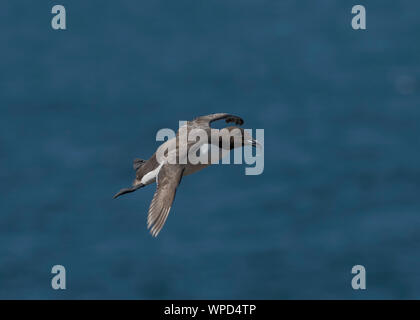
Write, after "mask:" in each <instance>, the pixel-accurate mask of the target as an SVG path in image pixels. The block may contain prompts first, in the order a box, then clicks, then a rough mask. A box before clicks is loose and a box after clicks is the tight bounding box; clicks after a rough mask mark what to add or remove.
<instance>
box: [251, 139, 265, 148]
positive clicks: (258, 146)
mask: <svg viewBox="0 0 420 320" xmlns="http://www.w3.org/2000/svg"><path fill="white" fill-rule="evenodd" d="M249 143H250V144H251V146H253V147H254V148H258V149H260V150H262V145H261V143H259V142H258V141H257V140H255V139H251V140H249Z"/></svg>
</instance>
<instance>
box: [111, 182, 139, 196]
mask: <svg viewBox="0 0 420 320" xmlns="http://www.w3.org/2000/svg"><path fill="white" fill-rule="evenodd" d="M144 186H145V185H144V184H143V183H140V184H138V185H136V186H134V187H131V188H124V189H121V190H120V191H118V193H116V194H115V196H114V197H113V199H115V198H118V197H119V196H121V195H123V194H126V193H130V192H134V191H136V190H137V189H140V188H141V187H144Z"/></svg>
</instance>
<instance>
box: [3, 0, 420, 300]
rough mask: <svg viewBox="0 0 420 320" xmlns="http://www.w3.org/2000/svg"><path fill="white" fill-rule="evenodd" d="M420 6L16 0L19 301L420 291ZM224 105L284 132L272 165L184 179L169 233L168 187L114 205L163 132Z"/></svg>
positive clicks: (7, 125) (14, 161) (10, 251)
mask: <svg viewBox="0 0 420 320" xmlns="http://www.w3.org/2000/svg"><path fill="white" fill-rule="evenodd" d="M55 4H62V5H64V6H65V8H66V10H67V30H65V31H54V30H53V29H52V28H51V25H50V21H51V18H52V14H51V8H52V6H53V5H55ZM355 4H363V5H365V6H366V10H367V30H365V31H354V30H353V29H352V28H351V18H352V15H351V8H352V6H353V5H355ZM419 14H420V2H418V1H408V0H400V1H391V0H383V1H356V2H355V1H349V0H345V1H338V0H319V1H309V0H307V1H292V0H282V1H278V0H258V1H256V0H241V1H239V0H238V1H232V0H212V1H195V0H177V1H163V0H154V1H135V0H120V1H110V2H104V1H68V0H66V1H60V2H56V1H29V0H23V1H11V0H7V1H1V3H0V40H1V50H0V108H1V109H0V163H1V169H0V194H1V195H0V298H3V299H14V298H23V299H74V298H78V299H87V298H97V299H123V298H125V299H190V298H191V299H207V298H209V299H215V298H219V299H224V298H229V299H234V298H241V299H247V298H249V299H296V298H306V299H320V298H331V299H371V298H385V299H388V298H398V299H402V298H420V251H419V250H420V233H419V228H420V199H419V194H420V168H419V165H420V148H419V147H420V146H419V133H420V130H419V127H418V126H419V120H420V109H419V107H420V106H419V97H420V78H419V74H420V64H419V62H420V41H419V39H420V19H419ZM214 112H230V113H234V114H238V115H240V116H242V117H243V118H244V119H245V127H246V128H253V129H256V128H260V129H264V130H265V170H264V173H263V174H262V175H260V176H245V175H244V170H245V167H244V166H243V165H230V166H214V167H211V168H208V169H206V170H204V171H202V172H200V173H198V174H197V175H196V176H191V177H187V178H185V179H183V181H182V184H181V186H180V188H179V189H178V193H177V197H176V199H175V203H174V206H173V208H172V211H171V214H170V216H169V219H168V221H167V223H166V225H165V227H164V229H163V231H162V233H161V234H160V235H159V237H158V238H157V239H154V238H152V237H151V236H150V235H149V234H148V232H147V230H146V214H147V210H148V207H149V204H150V201H151V199H152V196H153V193H154V190H155V188H154V186H149V187H148V188H144V189H142V190H140V191H138V192H136V193H134V194H130V195H128V196H125V197H122V198H120V199H118V200H112V195H113V194H114V193H115V192H116V191H118V190H119V189H120V188H122V187H125V186H127V185H128V184H130V183H131V181H132V179H133V171H132V168H131V161H132V159H133V158H135V157H140V158H148V157H149V156H150V155H151V154H152V153H153V152H154V150H155V148H156V147H157V146H158V143H157V142H156V141H155V135H156V132H157V131H158V130H159V129H161V128H173V129H177V125H178V120H189V119H192V118H193V117H196V116H198V115H203V114H208V113H214ZM55 264H62V265H64V266H65V267H66V270H67V289H66V290H64V291H54V290H52V289H51V286H50V281H51V278H52V275H51V273H50V271H51V267H52V266H53V265H55ZM356 264H362V265H364V266H365V267H366V271H367V290H365V291H360V290H359V291H354V290H353V289H352V287H351V285H350V282H351V279H352V274H351V268H352V266H353V265H356Z"/></svg>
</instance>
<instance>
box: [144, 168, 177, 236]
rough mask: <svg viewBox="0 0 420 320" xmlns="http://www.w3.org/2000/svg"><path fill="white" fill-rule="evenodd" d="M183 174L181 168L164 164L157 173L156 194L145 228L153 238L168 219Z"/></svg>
mask: <svg viewBox="0 0 420 320" xmlns="http://www.w3.org/2000/svg"><path fill="white" fill-rule="evenodd" d="M183 172H184V167H183V166H180V165H175V164H164V165H163V166H162V168H161V169H160V171H159V173H158V176H157V178H158V179H156V181H157V188H156V192H155V194H154V196H153V199H152V202H151V204H150V208H149V214H148V216H147V228H148V229H150V233H151V234H152V236H154V237H156V236H157V235H158V234H159V232H160V231H161V230H162V227H163V225H164V224H165V222H166V219H167V218H168V215H169V211H170V210H171V206H172V203H173V201H174V199H175V194H176V189H177V187H178V185H179V183H180V182H181V178H182V174H183Z"/></svg>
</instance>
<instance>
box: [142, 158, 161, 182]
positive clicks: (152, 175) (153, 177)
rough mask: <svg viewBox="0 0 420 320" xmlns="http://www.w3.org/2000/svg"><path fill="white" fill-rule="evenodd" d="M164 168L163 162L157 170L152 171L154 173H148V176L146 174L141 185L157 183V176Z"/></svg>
mask: <svg viewBox="0 0 420 320" xmlns="http://www.w3.org/2000/svg"><path fill="white" fill-rule="evenodd" d="M162 166H163V162H162V163H161V164H160V165H159V167H157V168H156V169H155V170H152V171H150V172H148V173H147V174H145V175H144V176H143V178H142V179H141V181H140V183H142V184H150V183H152V182H155V180H157V176H158V174H159V171H160V169H161V168H162Z"/></svg>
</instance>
